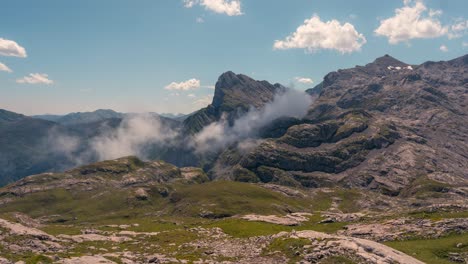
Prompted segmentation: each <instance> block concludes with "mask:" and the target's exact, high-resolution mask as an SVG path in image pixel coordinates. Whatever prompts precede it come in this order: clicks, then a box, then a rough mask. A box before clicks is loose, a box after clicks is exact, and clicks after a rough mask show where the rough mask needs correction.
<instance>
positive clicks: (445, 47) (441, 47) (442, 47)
mask: <svg viewBox="0 0 468 264" xmlns="http://www.w3.org/2000/svg"><path fill="white" fill-rule="evenodd" d="M439 49H440V50H441V51H442V52H448V51H449V49H448V48H447V46H445V45H442V46H440V48H439Z"/></svg>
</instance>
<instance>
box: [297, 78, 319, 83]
mask: <svg viewBox="0 0 468 264" xmlns="http://www.w3.org/2000/svg"><path fill="white" fill-rule="evenodd" d="M294 80H296V82H298V83H303V84H313V83H314V81H313V80H312V79H310V78H305V77H296V78H294Z"/></svg>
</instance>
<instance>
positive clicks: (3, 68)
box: [0, 62, 13, 72]
mask: <svg viewBox="0 0 468 264" xmlns="http://www.w3.org/2000/svg"><path fill="white" fill-rule="evenodd" d="M0 71H4V72H13V71H12V70H11V69H10V68H8V66H6V65H5V64H3V63H1V62H0Z"/></svg>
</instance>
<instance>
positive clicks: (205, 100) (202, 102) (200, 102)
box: [193, 95, 213, 107]
mask: <svg viewBox="0 0 468 264" xmlns="http://www.w3.org/2000/svg"><path fill="white" fill-rule="evenodd" d="M211 101H213V95H206V96H203V97H201V98H200V99H197V100H195V101H194V102H193V104H194V105H195V106H196V107H205V106H207V105H209V104H211Z"/></svg>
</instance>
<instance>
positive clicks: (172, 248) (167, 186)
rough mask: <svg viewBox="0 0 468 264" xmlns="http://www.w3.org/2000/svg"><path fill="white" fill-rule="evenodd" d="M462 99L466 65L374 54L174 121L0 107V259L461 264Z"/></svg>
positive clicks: (467, 167)
mask: <svg viewBox="0 0 468 264" xmlns="http://www.w3.org/2000/svg"><path fill="white" fill-rule="evenodd" d="M467 95H468V55H464V56H462V57H459V58H456V59H453V60H450V61H439V62H432V61H428V62H425V63H422V64H420V65H411V64H407V63H404V62H402V61H399V60H397V59H395V58H393V57H391V56H389V55H385V56H382V57H380V58H377V59H375V60H374V61H373V62H371V63H369V64H366V65H364V66H356V67H354V68H350V69H340V70H337V71H334V72H330V73H329V74H327V75H326V76H325V77H324V78H323V81H322V82H321V83H320V84H318V85H317V86H315V87H313V88H311V89H307V90H306V91H305V92H298V91H294V90H292V89H289V88H287V87H285V86H283V85H281V84H271V83H269V82H267V81H258V80H254V79H252V78H250V77H248V76H246V75H242V74H235V73H233V72H231V71H228V72H225V73H223V74H222V75H221V76H220V77H219V78H218V81H217V83H216V85H215V94H214V97H213V101H212V103H211V104H210V105H208V106H207V107H205V108H203V109H200V110H198V111H196V112H194V113H192V114H190V115H187V116H177V117H173V118H169V117H167V116H166V117H164V116H161V115H158V114H154V113H147V114H123V113H117V112H114V111H112V110H98V111H96V112H92V113H73V114H69V115H64V116H50V115H47V116H35V117H28V116H24V115H21V114H16V113H13V112H9V111H6V110H0V146H1V148H0V168H1V170H0V184H8V185H6V186H5V187H2V188H0V205H1V206H0V238H1V239H0V256H2V257H3V256H6V257H7V258H11V259H14V260H16V261H19V260H25V261H26V260H27V261H30V260H31V259H33V258H38V257H41V258H42V259H43V260H44V261H45V263H48V262H46V261H50V262H52V261H62V262H59V263H87V262H92V261H94V262H106V261H110V262H106V263H171V262H190V261H199V260H201V261H206V262H214V263H219V262H223V261H225V262H227V263H252V262H255V263H285V262H290V263H295V262H301V261H302V263H424V262H427V263H463V261H465V262H466V261H467V259H468V246H467V244H466V241H467V239H468V237H467V233H466V230H468V221H467V219H468V214H467V212H468V207H467V201H468V173H467V172H468V152H467V150H468V117H467V113H468V100H467ZM137 156H138V157H137ZM31 174H36V175H32V176H28V175H31ZM26 176H27V177H26ZM11 252H15V253H14V254H12V253H11ZM31 252H32V253H33V254H32V253H31ZM39 253H40V254H39ZM38 254H39V255H38ZM67 261H69V262H67ZM73 261H75V262H73ZM80 261H81V262H80ZM0 263H2V259H1V258H0ZM5 263H9V262H5Z"/></svg>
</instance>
